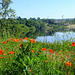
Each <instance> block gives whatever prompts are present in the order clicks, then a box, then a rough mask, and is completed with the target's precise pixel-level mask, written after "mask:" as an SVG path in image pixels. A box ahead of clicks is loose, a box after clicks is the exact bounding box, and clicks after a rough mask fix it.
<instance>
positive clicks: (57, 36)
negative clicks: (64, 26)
mask: <svg viewBox="0 0 75 75" xmlns="http://www.w3.org/2000/svg"><path fill="white" fill-rule="evenodd" d="M35 40H36V41H41V42H42V43H43V42H49V43H54V42H57V41H59V42H60V43H63V42H62V40H63V41H67V40H70V41H71V42H75V32H72V31H70V32H55V33H54V35H53V36H38V37H37V38H36V39H35ZM24 41H25V39H24Z"/></svg>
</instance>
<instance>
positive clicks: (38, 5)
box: [10, 0, 75, 19]
mask: <svg viewBox="0 0 75 75" xmlns="http://www.w3.org/2000/svg"><path fill="white" fill-rule="evenodd" d="M12 1H13V3H12V4H11V5H10V7H11V8H12V9H14V10H15V12H16V16H17V17H18V16H20V17H21V18H30V17H31V18H37V17H40V18H50V19H60V18H62V16H63V15H64V16H63V18H75V0H12Z"/></svg>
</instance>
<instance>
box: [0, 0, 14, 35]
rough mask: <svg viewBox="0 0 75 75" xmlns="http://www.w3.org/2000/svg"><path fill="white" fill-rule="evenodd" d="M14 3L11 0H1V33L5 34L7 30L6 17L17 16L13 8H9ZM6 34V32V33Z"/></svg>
mask: <svg viewBox="0 0 75 75" xmlns="http://www.w3.org/2000/svg"><path fill="white" fill-rule="evenodd" d="M11 3H12V1H11V0H1V2H0V7H1V8H0V17H1V18H2V20H0V26H1V31H2V32H1V33H2V36H3V31H5V32H7V28H8V25H6V18H8V17H15V12H14V10H13V9H11V8H9V5H10V4H11ZM5 36H6V33H5Z"/></svg>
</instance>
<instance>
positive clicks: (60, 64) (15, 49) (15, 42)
mask: <svg viewBox="0 0 75 75" xmlns="http://www.w3.org/2000/svg"><path fill="white" fill-rule="evenodd" d="M25 40H26V41H27V42H23V38H13V37H11V38H8V39H6V40H4V39H2V38H1V39H0V75H75V42H69V41H66V42H64V43H63V44H60V43H59V42H57V43H53V44H52V43H41V42H36V41H35V39H30V38H28V37H25Z"/></svg>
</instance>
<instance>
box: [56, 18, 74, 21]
mask: <svg viewBox="0 0 75 75" xmlns="http://www.w3.org/2000/svg"><path fill="white" fill-rule="evenodd" d="M72 19H74V18H67V19H63V20H65V21H66V20H69V21H71V20H72ZM61 20H62V19H55V21H61Z"/></svg>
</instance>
